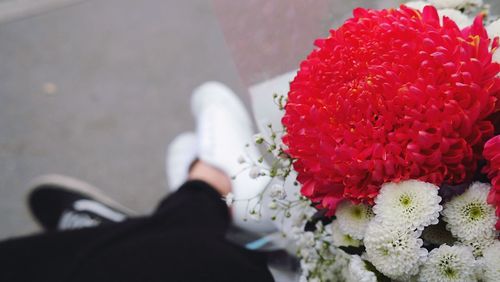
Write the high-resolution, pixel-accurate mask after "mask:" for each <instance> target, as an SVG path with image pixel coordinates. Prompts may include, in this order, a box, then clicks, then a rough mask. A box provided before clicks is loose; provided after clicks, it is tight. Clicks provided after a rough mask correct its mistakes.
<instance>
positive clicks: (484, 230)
mask: <svg viewBox="0 0 500 282" xmlns="http://www.w3.org/2000/svg"><path fill="white" fill-rule="evenodd" d="M489 190H490V185H489V184H485V183H479V182H475V183H473V184H472V185H471V186H470V187H469V189H467V191H465V193H463V194H462V195H459V196H456V197H454V198H453V199H451V200H450V201H449V202H448V203H446V204H445V206H444V210H443V220H444V221H446V222H447V223H448V224H447V225H446V228H448V230H450V231H451V234H453V236H455V237H456V238H458V239H460V240H472V239H474V238H478V237H482V238H485V237H490V236H491V234H492V233H493V232H494V231H495V223H496V221H497V217H496V215H495V208H494V207H493V206H491V205H489V204H488V203H487V202H486V199H487V197H488V192H489Z"/></svg>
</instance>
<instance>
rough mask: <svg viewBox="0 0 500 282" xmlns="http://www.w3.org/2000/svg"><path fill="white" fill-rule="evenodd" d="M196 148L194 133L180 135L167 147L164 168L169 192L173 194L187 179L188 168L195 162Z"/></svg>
mask: <svg viewBox="0 0 500 282" xmlns="http://www.w3.org/2000/svg"><path fill="white" fill-rule="evenodd" d="M196 146H197V140H196V135H195V134H194V132H184V133H181V134H179V135H178V136H177V137H175V139H174V140H173V141H172V142H170V144H169V145H168V149H167V155H166V158H165V163H166V166H165V167H166V175H167V183H168V187H169V191H170V192H175V191H176V190H177V189H179V187H180V186H181V185H182V184H184V182H186V180H187V179H188V174H189V167H190V166H191V164H192V163H193V162H194V161H195V160H196V154H197V149H196V148H197V147H196Z"/></svg>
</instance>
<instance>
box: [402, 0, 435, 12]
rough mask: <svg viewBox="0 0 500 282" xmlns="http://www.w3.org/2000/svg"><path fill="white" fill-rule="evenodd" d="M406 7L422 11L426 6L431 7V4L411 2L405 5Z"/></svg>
mask: <svg viewBox="0 0 500 282" xmlns="http://www.w3.org/2000/svg"><path fill="white" fill-rule="evenodd" d="M404 5H405V6H406V7H409V8H412V9H415V10H419V11H422V10H423V9H424V7H425V6H429V5H430V4H429V3H427V2H425V1H410V2H407V3H404Z"/></svg>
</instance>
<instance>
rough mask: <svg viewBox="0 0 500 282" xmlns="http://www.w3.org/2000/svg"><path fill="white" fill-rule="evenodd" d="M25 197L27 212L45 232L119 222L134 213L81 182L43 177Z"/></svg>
mask: <svg viewBox="0 0 500 282" xmlns="http://www.w3.org/2000/svg"><path fill="white" fill-rule="evenodd" d="M31 187H32V189H31V192H30V193H29V195H28V207H29V210H30V212H31V214H32V216H33V218H34V219H35V221H37V222H38V223H39V224H40V226H41V227H42V228H44V229H45V230H68V229H78V228H84V227H91V226H96V225H100V224H107V223H115V222H121V221H124V220H125V219H127V217H129V216H131V215H133V214H135V213H134V212H133V211H131V210H130V209H128V208H126V207H124V206H122V205H121V204H119V203H117V202H116V201H114V200H112V199H111V198H109V197H107V196H106V195H104V194H103V193H102V192H101V191H100V190H99V189H97V188H95V187H93V186H92V185H90V184H88V183H85V182H83V181H80V180H77V179H74V178H71V177H67V176H63V175H55V174H53V175H44V176H41V177H39V178H37V179H35V180H34V181H33V183H32V185H31Z"/></svg>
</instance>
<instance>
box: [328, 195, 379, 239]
mask: <svg viewBox="0 0 500 282" xmlns="http://www.w3.org/2000/svg"><path fill="white" fill-rule="evenodd" d="M335 216H336V217H337V221H338V223H339V226H340V230H342V232H343V233H345V234H349V235H350V236H351V237H352V238H354V239H358V240H362V239H363V237H364V236H365V231H366V227H367V226H368V223H369V222H370V220H371V219H372V218H373V216H374V214H373V212H372V209H371V208H370V207H369V206H367V205H364V204H358V205H355V204H353V203H351V202H350V201H343V202H342V203H340V204H339V206H338V207H337V210H336V211H335Z"/></svg>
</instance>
